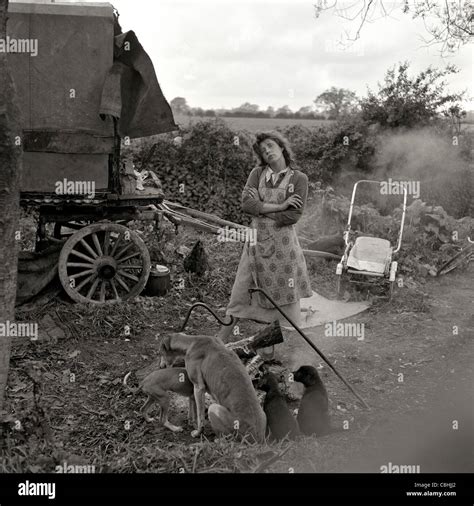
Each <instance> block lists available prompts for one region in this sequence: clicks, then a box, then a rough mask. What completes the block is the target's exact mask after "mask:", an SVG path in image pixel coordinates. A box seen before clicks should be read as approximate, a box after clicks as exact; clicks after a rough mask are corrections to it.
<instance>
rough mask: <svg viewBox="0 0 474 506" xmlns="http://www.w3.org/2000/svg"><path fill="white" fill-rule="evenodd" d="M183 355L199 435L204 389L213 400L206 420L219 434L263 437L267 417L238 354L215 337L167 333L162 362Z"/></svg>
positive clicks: (193, 433)
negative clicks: (194, 403)
mask: <svg viewBox="0 0 474 506" xmlns="http://www.w3.org/2000/svg"><path fill="white" fill-rule="evenodd" d="M177 354H181V355H182V356H183V355H184V361H185V364H186V371H187V372H188V375H189V379H190V381H191V382H192V383H193V386H194V398H195V400H196V408H197V410H196V411H197V429H196V430H194V431H193V432H192V433H191V435H192V436H193V437H198V436H199V435H200V434H201V433H202V430H203V426H204V414H205V403H204V394H205V392H206V391H207V392H208V393H209V394H210V395H211V396H212V397H213V399H215V400H216V402H215V403H213V404H211V405H210V406H209V409H208V416H209V421H210V423H211V425H212V428H213V430H214V432H215V433H216V434H218V435H221V434H229V433H238V434H240V435H241V436H244V435H250V436H252V437H253V438H254V439H255V440H256V441H257V442H263V440H264V439H265V426H266V417H265V413H264V412H263V409H262V407H261V406H260V403H259V401H258V399H257V394H256V392H255V390H254V388H253V386H252V381H251V379H250V376H249V375H248V373H247V371H246V369H245V367H244V365H243V364H242V362H241V361H240V359H239V358H238V357H237V355H236V354H235V353H234V352H233V351H231V350H229V349H228V348H226V347H225V346H224V344H223V343H222V342H221V341H220V340H219V339H218V338H216V337H211V336H188V335H186V334H183V333H179V334H169V335H168V336H166V337H165V338H164V339H163V342H162V345H161V356H162V363H163V364H165V365H167V364H169V363H170V362H172V361H173V360H174V359H175V358H176V355H177Z"/></svg>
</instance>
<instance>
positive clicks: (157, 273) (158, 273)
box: [143, 265, 171, 297]
mask: <svg viewBox="0 0 474 506" xmlns="http://www.w3.org/2000/svg"><path fill="white" fill-rule="evenodd" d="M170 289H171V276H170V270H169V269H168V267H166V266H164V265H157V266H156V267H155V268H152V269H151V271H150V276H149V278H148V281H147V284H146V286H145V290H143V294H144V295H147V296H148V297H163V296H164V295H166V294H167V293H168V292H169V290H170Z"/></svg>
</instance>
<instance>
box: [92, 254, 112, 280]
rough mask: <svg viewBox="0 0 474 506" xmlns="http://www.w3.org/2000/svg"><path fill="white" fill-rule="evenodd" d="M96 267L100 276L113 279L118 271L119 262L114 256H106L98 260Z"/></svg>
mask: <svg viewBox="0 0 474 506" xmlns="http://www.w3.org/2000/svg"><path fill="white" fill-rule="evenodd" d="M95 268H96V271H97V274H98V276H99V277H100V278H101V279H104V280H107V281H108V280H110V279H113V278H114V277H115V274H116V273H117V262H116V260H115V258H113V257H110V256H104V257H101V258H99V259H97V260H96V262H95Z"/></svg>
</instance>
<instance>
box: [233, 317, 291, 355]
mask: <svg viewBox="0 0 474 506" xmlns="http://www.w3.org/2000/svg"><path fill="white" fill-rule="evenodd" d="M282 342H283V334H282V333H281V327H280V322H279V321H278V320H275V321H274V322H273V323H271V324H270V325H267V326H266V327H265V328H264V329H262V330H261V331H260V332H258V333H257V334H255V335H254V336H251V337H247V338H245V339H241V340H240V341H236V342H234V343H229V344H227V345H226V346H227V347H228V348H229V349H230V350H232V351H234V352H235V353H237V355H238V356H239V358H240V359H247V358H252V357H254V356H255V355H256V354H257V351H256V350H258V349H260V348H268V347H269V346H275V344H280V343H282Z"/></svg>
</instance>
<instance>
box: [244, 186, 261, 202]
mask: <svg viewBox="0 0 474 506" xmlns="http://www.w3.org/2000/svg"><path fill="white" fill-rule="evenodd" d="M247 194H248V195H249V196H250V197H252V198H253V199H254V200H260V195H259V194H258V190H257V189H256V188H252V187H251V186H249V187H248V188H247Z"/></svg>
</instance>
